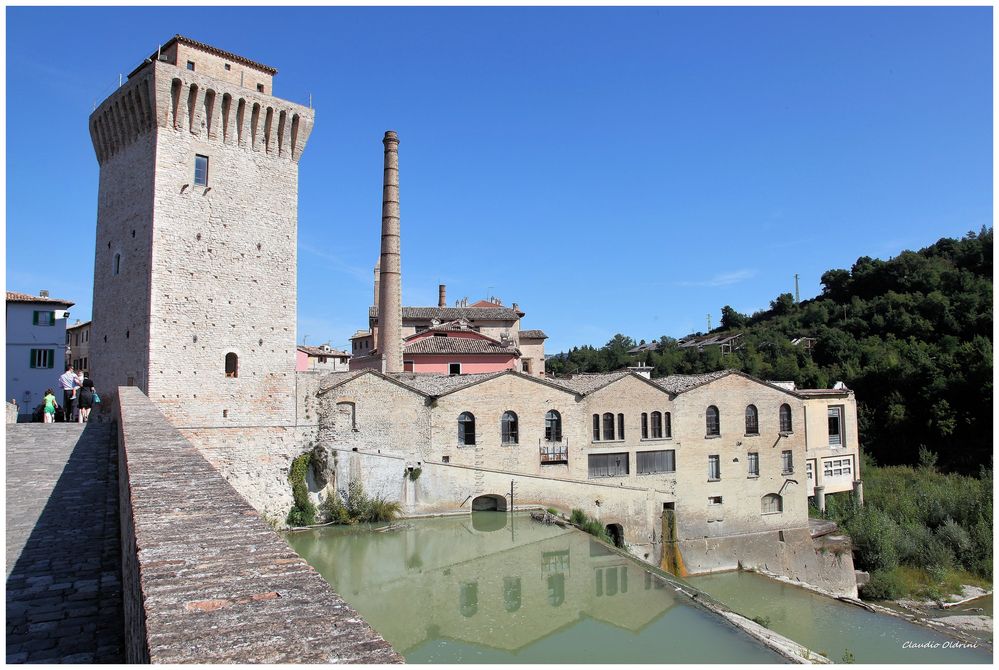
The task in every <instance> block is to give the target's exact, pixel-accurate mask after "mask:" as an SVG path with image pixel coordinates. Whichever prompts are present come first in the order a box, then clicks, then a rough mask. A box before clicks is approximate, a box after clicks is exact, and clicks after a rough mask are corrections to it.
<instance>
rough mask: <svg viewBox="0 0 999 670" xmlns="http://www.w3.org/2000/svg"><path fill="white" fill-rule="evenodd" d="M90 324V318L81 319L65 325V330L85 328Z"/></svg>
mask: <svg viewBox="0 0 999 670" xmlns="http://www.w3.org/2000/svg"><path fill="white" fill-rule="evenodd" d="M89 325H90V320H89V319H88V320H86V321H81V322H79V323H74V324H73V325H72V326H66V330H76V329H77V328H85V327H87V326H89Z"/></svg>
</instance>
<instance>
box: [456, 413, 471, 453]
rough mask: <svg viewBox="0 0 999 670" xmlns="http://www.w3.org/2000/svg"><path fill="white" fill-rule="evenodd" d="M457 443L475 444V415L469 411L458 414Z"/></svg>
mask: <svg viewBox="0 0 999 670" xmlns="http://www.w3.org/2000/svg"><path fill="white" fill-rule="evenodd" d="M458 444H466V445H468V444H475V417H474V416H472V413H471V412H462V413H461V414H459V415H458Z"/></svg>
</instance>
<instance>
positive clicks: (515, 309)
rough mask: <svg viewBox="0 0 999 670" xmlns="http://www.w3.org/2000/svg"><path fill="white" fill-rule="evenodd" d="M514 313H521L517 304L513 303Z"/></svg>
mask: <svg viewBox="0 0 999 670" xmlns="http://www.w3.org/2000/svg"><path fill="white" fill-rule="evenodd" d="M513 311H515V312H517V311H519V309H518V305H517V303H513Z"/></svg>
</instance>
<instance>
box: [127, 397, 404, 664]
mask: <svg viewBox="0 0 999 670" xmlns="http://www.w3.org/2000/svg"><path fill="white" fill-rule="evenodd" d="M119 393H120V402H119V417H118V421H119V428H120V430H119V433H118V435H119V458H120V463H121V476H120V477H119V482H120V486H121V502H122V504H121V528H122V551H123V555H124V557H125V562H124V565H123V586H124V593H125V606H126V621H127V622H128V623H127V626H128V628H127V652H128V660H129V662H153V663H184V662H198V663H220V662H234V663H329V662H334V661H336V662H344V663H395V662H401V660H402V659H401V657H400V656H399V655H398V654H397V653H396V652H395V651H393V650H392V648H391V647H390V646H389V644H388V643H387V642H385V640H383V639H382V638H381V637H380V636H379V635H378V634H377V633H375V632H374V631H373V630H372V629H371V628H370V627H369V626H368V625H367V624H366V623H364V621H362V620H361V619H360V617H359V616H358V615H357V613H356V612H355V611H354V610H353V609H351V607H350V606H349V605H347V604H346V603H345V602H344V601H343V600H342V599H341V598H340V597H339V596H338V595H336V594H335V593H334V592H333V591H332V590H331V588H330V586H329V584H327V583H326V582H325V580H323V578H322V577H321V576H320V575H319V574H318V573H317V572H316V571H315V570H314V569H313V568H312V567H310V566H309V565H308V564H307V563H305V561H304V560H302V559H301V558H300V557H299V556H298V555H297V554H295V552H293V551H292V550H291V549H290V548H289V547H288V545H287V544H285V542H284V541H282V540H281V538H279V537H278V536H277V535H275V534H274V532H273V531H272V530H271V529H270V528H269V527H268V526H267V525H266V524H265V523H264V522H263V521H262V520H261V519H260V517H259V515H258V514H257V512H256V511H255V510H254V509H253V508H252V507H250V506H249V505H248V504H247V503H246V502H245V501H244V500H243V498H242V497H240V495H239V494H237V493H236V491H235V490H234V489H233V488H232V487H231V486H230V485H229V484H228V483H227V482H226V481H225V480H224V479H223V478H222V477H221V476H220V475H219V474H218V472H216V470H215V469H214V468H213V467H212V466H211V465H210V464H209V463H208V462H207V461H206V460H205V459H204V458H203V457H202V456H201V455H200V453H199V452H198V450H197V449H195V448H194V447H193V446H192V445H191V444H190V443H188V442H187V441H186V440H185V439H184V438H183V437H182V436H181V435H180V433H179V432H178V431H177V430H176V429H174V428H173V427H172V426H170V424H169V423H168V422H167V421H166V419H165V417H164V416H163V414H162V413H161V412H160V411H159V410H158V409H157V408H156V406H155V405H154V404H153V403H152V402H150V401H149V399H148V398H146V397H145V396H144V395H143V394H142V393H141V392H140V391H139V390H138V389H135V388H128V387H121V388H120V389H119Z"/></svg>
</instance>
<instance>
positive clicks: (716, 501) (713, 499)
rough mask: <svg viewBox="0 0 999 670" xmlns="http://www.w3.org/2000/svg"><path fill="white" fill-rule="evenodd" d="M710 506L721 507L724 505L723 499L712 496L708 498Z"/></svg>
mask: <svg viewBox="0 0 999 670" xmlns="http://www.w3.org/2000/svg"><path fill="white" fill-rule="evenodd" d="M708 504H709V505H721V504H722V497H721V496H710V497H709V498H708Z"/></svg>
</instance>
